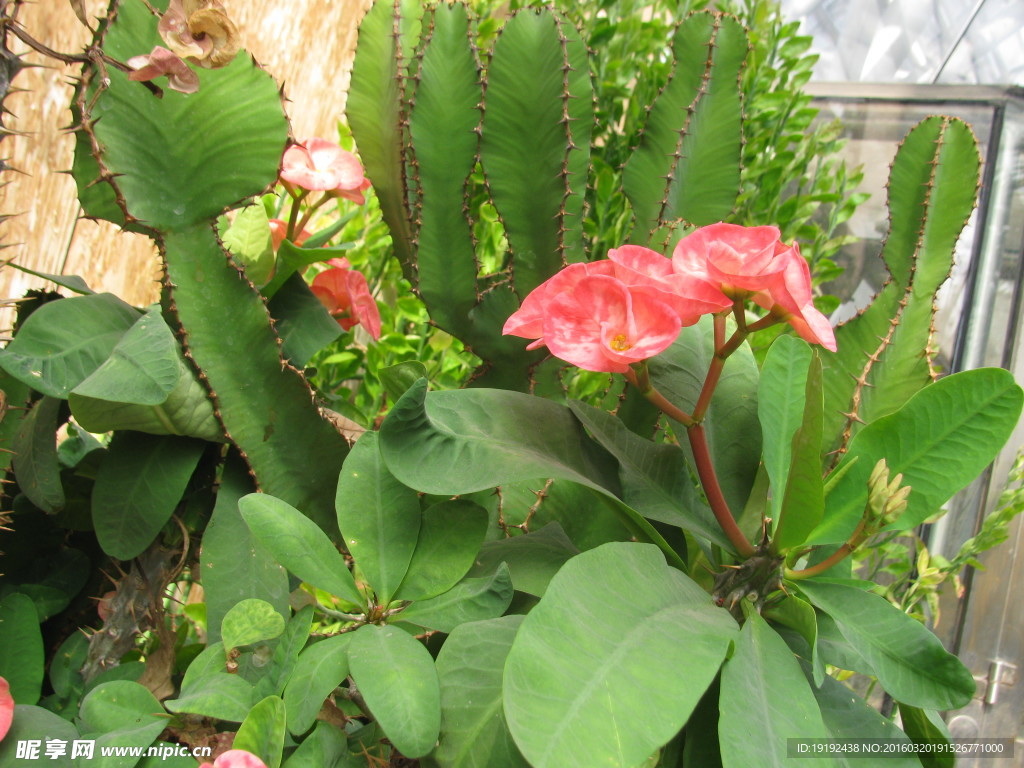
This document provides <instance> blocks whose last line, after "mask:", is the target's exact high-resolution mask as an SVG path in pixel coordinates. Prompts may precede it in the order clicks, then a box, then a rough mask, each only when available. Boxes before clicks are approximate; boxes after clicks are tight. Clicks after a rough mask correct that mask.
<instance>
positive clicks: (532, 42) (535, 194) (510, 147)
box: [481, 9, 593, 297]
mask: <svg viewBox="0 0 1024 768" xmlns="http://www.w3.org/2000/svg"><path fill="white" fill-rule="evenodd" d="M578 38H579V36H578V34H577V33H576V32H575V30H574V29H572V28H571V25H569V24H567V23H565V22H560V21H559V20H558V19H557V18H556V17H555V15H554V14H552V13H551V12H548V11H535V10H532V9H524V10H521V11H520V12H518V13H517V14H516V15H515V16H513V17H512V18H511V19H510V20H509V21H508V22H507V23H506V24H505V26H504V28H503V29H502V31H501V33H500V35H499V36H498V39H497V41H496V42H495V45H494V53H493V55H492V57H491V60H490V64H489V67H488V79H487V87H486V90H485V94H484V115H483V123H482V131H483V134H482V137H481V160H482V163H483V168H484V173H485V175H486V177H487V182H488V185H489V188H490V190H491V194H492V195H493V198H494V204H495V207H496V208H497V209H498V213H499V214H500V215H501V217H502V221H503V222H504V225H505V232H506V236H507V237H508V241H509V248H510V250H511V251H512V257H513V263H514V267H513V282H514V286H515V290H516V293H518V294H519V296H520V297H523V296H525V295H526V294H528V293H529V292H530V291H532V290H533V289H534V288H536V287H537V286H538V285H540V284H541V283H542V282H544V281H545V280H547V279H548V278H549V277H551V275H553V274H554V273H555V272H557V271H558V270H559V269H560V268H561V267H562V266H564V264H565V262H566V249H567V241H577V240H579V238H580V236H581V234H580V233H581V224H580V222H579V221H571V222H568V221H567V220H568V219H569V218H570V217H569V216H567V206H568V205H572V207H574V208H575V207H576V206H577V203H576V202H575V201H574V197H577V196H581V192H582V188H581V187H582V184H581V180H579V179H575V178H572V177H573V175H576V174H578V167H579V163H578V162H577V161H576V159H575V157H574V155H580V156H582V157H586V154H585V153H588V152H589V128H588V127H587V126H588V124H590V123H592V122H593V107H592V101H593V95H592V89H591V85H590V80H589V73H588V74H587V76H586V77H581V76H580V70H579V68H578V66H577V65H576V64H574V61H573V59H575V60H576V62H577V63H579V58H580V57H579V45H580V44H579V42H578ZM524 84H525V85H526V87H524ZM576 136H578V137H579V138H580V140H581V141H583V140H584V137H586V138H587V139H588V140H587V141H586V142H585V143H583V144H577V143H576V141H575V137H576ZM571 172H572V173H571ZM579 205H582V204H581V203H580V204H579ZM580 210H581V209H580ZM575 218H578V217H575ZM573 250H576V251H577V253H578V252H579V248H578V246H575V245H574V246H573Z"/></svg>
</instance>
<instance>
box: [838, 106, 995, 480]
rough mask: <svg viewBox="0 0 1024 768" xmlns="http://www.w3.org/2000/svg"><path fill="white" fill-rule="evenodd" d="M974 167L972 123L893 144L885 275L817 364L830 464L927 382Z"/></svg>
mask: <svg viewBox="0 0 1024 768" xmlns="http://www.w3.org/2000/svg"><path fill="white" fill-rule="evenodd" d="M980 162H981V161H980V158H979V155H978V147H977V141H976V140H975V138H974V135H973V133H972V132H971V129H970V127H969V126H968V125H967V124H966V123H964V122H963V121H961V120H958V119H956V118H950V117H942V116H934V117H929V118H926V119H925V120H923V121H922V122H921V123H919V124H918V125H917V126H916V127H915V128H914V129H913V130H911V132H910V133H909V134H908V135H907V137H906V138H905V139H904V141H903V143H902V144H901V145H900V148H899V151H898V152H897V154H896V159H895V160H894V161H893V165H892V171H891V174H890V177H889V185H888V190H889V221H890V225H889V234H888V236H887V237H886V241H885V245H884V247H883V249H882V258H883V260H884V261H885V264H886V267H887V268H888V269H889V273H890V275H891V277H890V279H889V281H888V282H887V283H886V284H885V286H884V287H883V288H882V291H881V292H880V293H879V294H878V296H876V297H875V299H874V301H873V302H872V304H871V305H870V306H869V307H868V308H867V309H866V310H865V311H864V312H862V313H861V314H860V315H858V316H857V317H855V318H853V319H852V320H850V321H849V322H847V323H844V324H843V325H841V326H840V327H839V328H837V329H836V343H837V344H838V347H839V350H838V352H836V353H826V354H825V357H824V358H823V363H824V365H825V370H824V384H825V397H826V401H825V402H826V413H825V431H824V435H825V443H826V445H825V449H826V450H833V449H834V450H836V451H837V453H836V454H835V456H836V459H835V461H838V457H839V456H841V455H842V453H843V452H844V451H845V447H846V444H847V443H848V442H849V440H850V438H851V437H852V436H853V435H854V434H855V433H856V432H857V431H858V429H859V427H860V424H861V423H864V422H869V421H873V420H875V419H877V418H880V417H882V416H885V415H887V414H889V413H892V412H893V411H895V410H897V409H898V408H899V407H900V406H901V405H902V404H903V403H904V402H906V401H907V399H909V398H910V396H911V395H913V394H914V393H915V392H917V391H918V390H920V389H921V388H922V387H924V386H925V385H927V384H928V383H929V382H930V381H931V380H932V370H931V359H930V355H931V349H932V345H931V336H932V321H933V317H934V313H935V308H934V300H935V293H936V291H938V289H939V287H940V286H941V285H942V283H943V282H944V281H945V280H946V277H947V276H948V275H949V272H950V269H951V268H952V264H953V252H954V250H955V247H956V241H957V238H958V237H959V236H960V232H961V231H962V230H963V227H964V225H965V224H966V223H967V219H968V218H969V217H970V215H971V211H972V210H973V208H974V204H975V198H976V196H977V185H978V178H979V176H978V171H979V167H980Z"/></svg>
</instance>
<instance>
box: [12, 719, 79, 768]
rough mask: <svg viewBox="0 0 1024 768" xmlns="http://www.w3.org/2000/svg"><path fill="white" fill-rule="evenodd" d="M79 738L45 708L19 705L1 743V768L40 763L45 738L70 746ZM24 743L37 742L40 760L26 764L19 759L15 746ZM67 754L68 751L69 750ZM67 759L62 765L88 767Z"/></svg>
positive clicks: (63, 721)
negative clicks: (60, 741) (57, 740)
mask: <svg viewBox="0 0 1024 768" xmlns="http://www.w3.org/2000/svg"><path fill="white" fill-rule="evenodd" d="M78 738H79V734H78V729H77V728H75V726H74V725H72V724H71V723H69V722H68V721H67V720H65V719H64V718H63V717H60V716H59V715H55V714H54V713H53V712H51V711H50V710H48V709H43V708H42V707H34V706H31V705H28V704H19V705H17V706H16V707H15V708H14V720H13V722H12V723H11V730H9V731H8V732H7V736H6V737H4V739H3V741H0V768H23V766H25V765H32V764H38V763H41V762H42V761H43V759H44V755H45V745H46V739H61V740H62V741H65V742H67V743H68V745H69V746H70V744H71V742H72V741H74V740H75V739H78ZM26 741H38V742H39V745H40V747H39V759H38V760H33V761H27V760H25V759H24V758H19V757H18V750H17V748H18V745H19V744H23V743H24V742H26ZM69 754H70V751H69ZM91 763H92V761H89V763H85V761H82V763H78V761H77V760H76V761H74V762H73V761H71V760H70V759H67V760H66V761H62V763H61V765H72V766H73V765H78V764H81V765H87V764H91Z"/></svg>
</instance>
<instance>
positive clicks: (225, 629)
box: [220, 598, 284, 650]
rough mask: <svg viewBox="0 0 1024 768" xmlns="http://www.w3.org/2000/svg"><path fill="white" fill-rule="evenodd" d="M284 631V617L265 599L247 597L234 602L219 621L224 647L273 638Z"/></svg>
mask: <svg viewBox="0 0 1024 768" xmlns="http://www.w3.org/2000/svg"><path fill="white" fill-rule="evenodd" d="M282 632H284V617H283V616H282V615H281V614H280V613H278V612H277V611H276V610H274V606H272V605H271V604H270V603H268V602H266V601H265V600H259V599H256V598H249V599H247V600H242V601H240V602H238V603H236V604H235V605H234V606H233V607H232V608H231V610H229V611H228V612H227V614H226V615H225V616H224V620H223V621H222V622H221V629H220V636H221V638H222V640H223V642H224V648H225V649H226V650H231V649H232V648H238V647H239V646H242V645H252V644H254V643H259V642H262V641H264V640H273V639H274V638H275V637H279V636H280V635H281V633H282Z"/></svg>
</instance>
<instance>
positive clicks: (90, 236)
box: [0, 0, 369, 335]
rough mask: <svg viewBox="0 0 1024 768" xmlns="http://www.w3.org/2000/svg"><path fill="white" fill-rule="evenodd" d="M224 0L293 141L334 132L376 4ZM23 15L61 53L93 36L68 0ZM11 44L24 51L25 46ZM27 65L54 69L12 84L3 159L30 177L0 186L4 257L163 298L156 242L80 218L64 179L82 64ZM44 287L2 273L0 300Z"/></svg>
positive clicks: (100, 2) (95, 1)
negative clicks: (275, 88)
mask: <svg viewBox="0 0 1024 768" xmlns="http://www.w3.org/2000/svg"><path fill="white" fill-rule="evenodd" d="M222 1H223V2H224V5H225V7H226V8H227V10H228V12H229V14H230V15H231V17H232V19H234V20H235V21H236V23H237V24H238V26H239V29H240V30H241V33H242V36H243V41H244V45H245V47H246V48H247V49H248V50H249V51H250V52H251V53H252V54H253V55H254V56H255V57H256V59H257V60H258V61H259V62H260V63H261V64H263V66H264V67H265V68H266V69H267V70H268V71H269V72H270V73H271V74H272V75H273V76H274V77H275V78H276V79H277V80H278V82H281V83H284V88H285V95H286V96H287V97H288V99H290V101H291V103H290V104H288V112H289V117H290V119H291V122H292V131H293V134H294V135H295V136H298V137H306V136H323V137H325V138H333V137H335V136H336V135H337V128H336V126H337V121H338V120H339V119H340V118H341V115H342V111H343V109H344V101H345V93H346V89H347V87H348V79H349V70H350V66H351V61H352V55H353V53H354V50H355V41H356V29H357V25H358V23H359V20H360V19H361V18H362V15H363V13H364V12H365V10H366V8H367V7H368V6H369V0H222ZM86 3H87V6H88V9H89V11H90V12H92V13H93V14H96V15H98V14H100V13H101V12H102V11H103V10H104V9H105V7H106V0H86ZM18 18H19V20H20V21H21V22H22V23H23V24H24V26H25V27H26V29H27V30H28V31H29V33H30V34H31V35H32V36H33V37H34V38H35V39H37V40H39V41H40V42H43V43H45V44H46V45H48V46H49V47H50V48H53V49H55V50H58V51H63V52H68V53H78V52H80V51H81V50H82V48H83V47H84V46H85V45H86V44H87V43H88V42H89V40H90V39H91V33H90V32H89V30H87V29H86V28H85V27H84V26H82V24H81V23H80V22H79V21H78V19H77V18H76V17H75V14H74V13H73V11H72V10H71V5H70V3H69V2H68V0H36V2H34V3H28V4H26V5H24V6H23V7H22V9H21V11H20V13H19V17H18ZM12 39H13V38H12ZM16 46H17V47H16ZM12 47H13V48H14V49H15V50H22V49H24V50H27V48H25V47H24V46H21V43H20V41H17V40H14V41H13V43H12ZM26 60H27V61H30V62H32V63H36V64H42V65H44V66H45V67H46V68H33V69H26V70H24V71H23V72H22V73H21V74H19V75H18V77H17V78H16V79H15V81H14V86H15V87H18V88H24V89H26V90H25V92H23V93H16V94H14V95H12V96H10V97H9V98H8V100H7V102H6V106H7V108H8V109H10V110H11V112H13V113H14V114H13V116H11V115H8V117H7V120H6V121H5V122H6V123H7V125H8V127H9V128H11V129H14V130H17V131H22V132H25V133H26V135H23V136H17V135H16V136H8V137H7V138H5V139H4V140H3V144H2V156H3V157H5V158H8V162H9V163H10V164H11V165H13V166H14V167H15V168H17V169H19V170H20V171H22V173H20V174H15V173H7V174H5V177H6V178H5V179H4V180H5V181H9V183H8V184H7V185H6V186H5V187H3V189H2V190H0V212H2V213H4V214H17V215H16V216H14V217H13V218H10V219H8V220H7V221H6V223H4V224H3V225H2V227H0V243H3V244H5V245H8V246H11V247H8V248H6V249H5V250H4V251H3V252H2V254H0V256H2V257H3V258H4V259H5V260H6V259H11V258H13V259H14V260H15V261H16V262H17V263H19V264H23V265H25V266H26V267H30V268H32V269H35V270H38V271H40V272H47V273H60V274H76V275H80V276H82V277H84V278H85V279H86V281H87V282H88V283H89V285H90V286H91V287H92V288H93V289H94V290H97V291H109V292H111V293H114V294H117V295H118V296H120V297H121V298H123V299H125V300H126V301H128V302H129V303H132V304H136V305H145V304H148V303H150V302H152V301H154V300H155V299H156V297H157V283H156V280H157V277H158V275H159V266H158V262H157V258H156V254H155V251H154V249H153V247H152V243H151V241H150V240H149V239H148V238H145V237H142V236H139V235H132V234H126V233H122V232H120V231H119V230H118V229H117V228H116V227H114V226H113V225H110V224H107V223H105V222H92V221H88V220H85V219H79V218H78V217H79V213H80V210H79V207H78V203H77V198H76V196H75V185H74V182H73V181H72V179H71V177H70V176H68V175H66V174H62V173H59V172H60V171H62V170H66V169H68V168H70V167H71V159H72V152H73V147H74V140H73V137H72V136H71V135H69V134H67V133H66V132H63V131H62V130H61V128H62V127H64V126H67V125H69V124H70V123H71V114H70V112H69V111H68V104H69V103H70V101H71V95H72V88H71V86H70V85H69V84H68V81H69V80H70V79H71V78H73V77H75V76H76V75H77V73H78V67H77V66H66V65H63V64H61V63H60V62H55V61H52V60H46V59H44V58H43V57H42V56H40V55H38V54H36V53H34V52H30V53H29V54H28V55H27V56H26ZM42 285H52V284H48V283H46V282H45V281H43V280H40V279H38V278H34V277H31V276H29V275H26V274H24V273H22V272H19V271H18V270H15V269H12V268H10V267H3V268H0V297H14V296H20V295H22V294H23V293H24V292H25V290H27V289H29V288H35V287H40V286H42ZM10 320H11V318H10V314H9V313H8V314H7V315H0V328H9V327H10ZM0 335H6V334H3V333H0Z"/></svg>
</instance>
